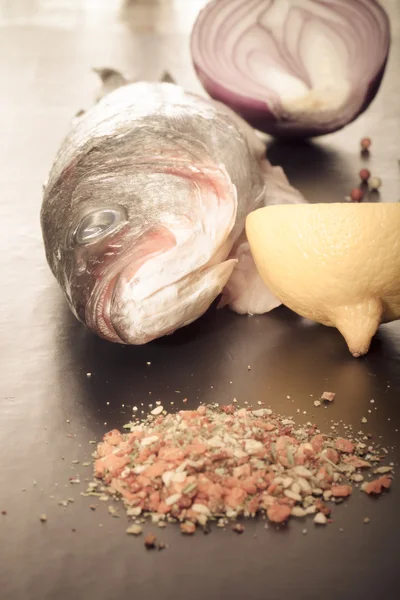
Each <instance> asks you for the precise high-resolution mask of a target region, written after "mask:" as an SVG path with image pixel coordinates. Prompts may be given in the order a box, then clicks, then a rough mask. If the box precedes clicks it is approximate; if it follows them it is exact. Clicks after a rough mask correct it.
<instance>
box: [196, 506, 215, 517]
mask: <svg viewBox="0 0 400 600" xmlns="http://www.w3.org/2000/svg"><path fill="white" fill-rule="evenodd" d="M192 510H194V512H197V513H201V514H203V515H207V517H209V516H211V512H210V509H209V508H208V506H205V505H204V504H193V505H192Z"/></svg>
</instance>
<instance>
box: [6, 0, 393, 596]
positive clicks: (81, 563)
mask: <svg viewBox="0 0 400 600" xmlns="http://www.w3.org/2000/svg"><path fill="white" fill-rule="evenodd" d="M202 3H203V2H198V1H195V0H190V1H189V0H175V1H172V0H171V1H167V0H165V1H163V2H162V1H160V2H155V1H153V0H148V1H147V2H146V0H141V1H137V2H126V3H125V4H121V3H118V2H117V1H116V0H115V1H112V0H110V1H107V0H96V1H95V0H66V1H63V2H61V1H57V0H54V1H53V2H44V1H41V0H2V1H1V2H0V77H1V79H0V80H1V88H0V89H1V96H0V102H1V111H0V123H1V143H0V156H1V161H0V165H1V169H0V215H1V225H2V235H1V241H0V243H1V252H0V261H1V283H2V287H1V295H0V373H1V380H0V509H2V510H6V511H7V514H6V515H0V598H1V599H2V600H20V599H21V600H30V599H32V600H45V599H53V598H54V599H55V598H57V599H59V600H72V599H81V598H82V599H83V598H85V599H91V598H97V599H99V600H120V599H122V598H128V597H132V598H137V599H145V598H146V599H149V600H150V599H152V598H165V599H169V598H171V599H172V598H174V599H175V598H193V599H197V598H198V599H202V598H205V597H208V598H211V599H224V598H230V599H238V600H239V599H242V598H246V597H250V598H252V599H253V600H262V599H266V598H268V599H271V600H273V599H276V600H283V599H286V598H293V599H303V598H305V599H308V598H310V599H311V598H315V599H321V598H326V599H331V598H332V599H333V598H335V599H336V598H340V599H342V600H344V599H351V598H364V599H375V598H378V597H383V598H385V599H391V598H399V597H400V586H399V571H400V555H399V553H400V490H399V486H398V483H397V481H395V484H394V486H393V489H392V491H391V492H390V493H389V494H388V495H387V496H386V497H384V498H380V499H379V500H378V501H376V502H374V501H372V500H371V499H370V498H368V497H366V496H365V495H364V494H360V493H356V494H354V496H353V498H352V499H351V501H349V502H348V503H347V502H346V503H345V504H343V505H342V506H340V507H337V508H336V509H335V511H334V523H333V524H332V525H330V526H329V527H328V528H325V529H324V528H323V529H321V528H317V527H315V526H314V525H313V523H312V522H310V523H307V524H304V523H299V522H291V523H290V524H289V526H288V527H287V528H285V529H281V530H279V531H277V530H276V529H274V528H272V527H271V528H270V529H268V530H265V529H264V524H263V523H262V522H253V523H249V524H247V525H246V531H245V534H244V535H242V536H237V535H235V534H233V533H232V532H231V531H230V529H228V530H227V531H222V530H219V529H214V531H213V532H212V533H211V535H209V536H204V535H202V534H198V535H196V537H195V538H184V537H182V535H181V534H180V533H179V531H178V529H177V528H176V527H173V526H170V527H168V528H167V529H166V530H163V532H162V538H163V540H164V542H166V543H168V544H169V548H168V549H167V550H166V551H164V552H162V553H160V552H158V553H156V552H146V551H145V550H144V547H143V541H142V540H141V539H136V538H132V537H130V536H127V535H126V534H125V528H126V525H127V524H126V520H125V518H124V517H122V518H120V519H113V518H112V517H111V516H110V515H109V514H108V513H107V509H106V506H104V505H102V506H99V508H98V509H97V510H96V511H91V510H90V509H89V503H90V502H89V501H88V499H87V498H83V497H82V496H80V492H81V491H82V490H83V489H84V485H83V484H82V485H80V486H79V485H72V484H70V483H69V477H71V476H72V475H74V474H80V476H81V478H82V481H84V478H85V477H90V472H89V471H90V469H86V470H85V467H83V466H82V464H81V463H82V462H83V461H85V459H86V460H88V457H89V458H90V454H91V452H92V451H93V448H94V446H93V445H90V444H89V443H88V442H89V440H99V439H100V438H101V436H102V434H103V433H104V432H105V431H107V430H109V429H111V428H113V427H121V426H122V425H123V423H124V422H126V421H127V420H129V418H130V416H131V407H132V406H133V405H138V406H139V407H141V408H143V410H146V408H147V407H148V404H149V403H151V402H154V400H156V399H161V400H162V401H163V404H164V405H169V403H170V402H175V404H174V406H175V407H181V406H186V407H195V406H196V405H197V402H198V401H199V400H202V401H218V402H220V403H223V402H229V401H231V400H232V398H233V397H237V398H238V399H239V400H240V401H242V402H244V401H247V402H248V403H249V405H254V406H257V401H258V400H260V399H261V400H263V401H265V402H266V403H267V404H269V405H270V406H271V407H272V408H273V409H275V410H279V411H280V412H281V413H283V414H294V415H296V414H297V413H299V412H300V415H297V416H298V418H299V419H304V420H309V419H310V420H311V419H314V418H315V419H316V420H317V422H318V423H319V424H320V425H321V428H322V429H325V430H328V429H329V427H330V420H331V419H335V420H340V419H343V420H344V421H345V422H347V423H350V424H353V425H354V426H355V427H356V428H357V427H358V424H359V423H360V421H361V418H362V417H363V416H366V417H367V419H368V423H367V424H366V425H365V426H364V428H365V429H366V430H367V431H369V432H370V433H371V434H372V436H373V438H374V439H375V440H376V441H378V442H380V443H382V444H384V445H385V446H386V447H387V448H389V449H391V456H392V459H393V460H394V461H396V462H398V461H399V459H400V444H399V440H400V434H399V429H400V404H399V401H400V323H393V324H390V325H387V326H384V327H381V329H380V330H379V333H378V335H377V336H376V337H375V339H374V341H373V343H372V347H371V351H370V353H369V354H368V355H367V356H366V357H365V358H364V359H360V360H356V359H353V358H352V357H351V356H350V354H349V352H348V350H347V348H346V346H345V343H344V340H343V339H342V337H341V336H340V335H339V333H338V332H337V331H336V330H331V329H328V328H324V327H322V326H319V325H315V324H311V323H308V322H306V321H304V320H302V319H300V318H298V317H296V316H295V315H293V314H292V313H290V312H289V311H288V310H286V309H284V308H281V309H278V310H276V311H274V312H273V313H271V314H269V315H266V316H263V317H253V318H248V317H239V316H237V315H234V314H232V313H231V312H229V310H223V311H219V312H218V313H217V312H216V311H215V310H211V311H210V312H209V313H208V314H207V315H206V316H205V317H204V318H203V319H201V320H200V321H198V322H197V323H195V324H194V325H193V326H191V327H189V328H187V329H186V330H181V331H180V332H178V333H177V334H176V335H174V336H172V337H171V338H168V339H163V340H160V341H158V342H155V343H152V344H150V345H148V346H146V347H137V348H133V347H131V348H125V347H121V346H117V345H113V344H110V343H107V342H104V341H102V340H100V339H97V338H96V337H94V336H93V335H92V334H90V333H89V332H87V331H86V330H85V329H84V328H83V327H82V326H81V325H80V324H79V323H77V322H76V321H75V320H74V317H73V316H72V315H71V314H70V313H69V310H68V309H67V306H66V303H65V301H64V298H63V296H62V294H61V291H60V290H59V288H58V285H57V284H56V282H55V281H54V280H53V278H52V276H51V274H50V271H49V269H48V267H47V264H46V262H45V258H44V253H43V247H42V241H41V233H40V228H39V209H40V203H41V194H42V183H43V181H44V180H45V178H46V176H47V173H48V170H49V168H50V165H51V162H52V160H53V156H54V153H55V151H56V149H57V147H58V144H59V142H60V140H61V138H62V137H63V135H64V134H65V133H66V131H67V129H68V127H69V124H70V120H71V117H72V116H73V114H74V113H75V112H76V111H77V110H78V109H80V108H82V107H88V106H90V104H91V102H92V99H93V94H94V92H95V90H96V85H97V82H96V79H95V76H94V75H93V74H91V72H90V68H91V67H92V66H103V65H110V66H115V67H117V68H122V69H123V70H125V71H127V72H128V73H129V74H131V75H132V76H133V77H143V78H144V77H146V78H152V79H156V78H157V77H158V76H159V74H160V73H161V72H162V71H163V70H164V69H165V68H167V69H169V70H170V71H171V73H172V74H173V75H174V76H175V78H176V79H177V80H178V81H179V82H180V83H181V84H182V85H184V86H186V87H187V88H189V89H192V90H197V91H200V86H199V84H198V83H197V81H196V78H195V76H194V73H193V70H192V67H191V64H190V57H189V52H188V32H189V31H190V25H191V23H192V21H193V18H194V15H195V14H196V12H197V10H198V8H199V6H200V5H201V4H202ZM384 4H385V6H386V7H387V8H388V10H389V11H390V15H391V18H392V29H393V38H394V39H393V49H392V53H391V57H390V62H389V66H388V69H387V74H386V76H385V79H384V82H383V85H382V88H381V91H380V93H379V96H378V97H377V98H376V100H375V101H374V103H373V105H372V106H371V108H370V110H369V111H368V112H367V113H366V114H365V115H364V116H362V117H361V118H360V119H358V120H357V121H356V122H355V123H354V124H352V125H351V126H349V127H347V128H346V129H345V130H344V131H342V132H339V133H337V134H335V135H331V136H328V137H326V138H324V139H321V140H318V141H317V142H315V143H313V144H308V145H302V146H301V145H298V146H288V145H285V144H279V143H273V142H271V143H270V144H269V156H270V158H271V161H272V162H273V163H275V164H282V165H283V166H284V167H285V168H286V170H287V173H288V176H289V178H290V179H291V181H292V183H293V184H294V185H296V186H298V187H299V188H300V189H301V190H302V191H303V192H304V193H305V194H306V195H307V196H308V198H309V199H310V200H311V201H321V200H324V201H325V200H326V201H332V200H334V199H336V200H337V199H339V200H341V199H343V196H345V195H346V194H347V193H348V191H349V189H350V188H351V187H352V186H353V185H354V184H356V182H357V172H358V170H359V168H360V165H361V158H360V155H359V152H358V145H359V140H360V138H361V137H363V136H364V135H369V136H370V137H372V139H373V151H372V154H371V158H370V161H369V163H370V166H371V170H372V171H373V172H374V173H376V174H377V175H379V176H380V177H381V178H382V179H383V181H384V185H383V187H382V201H397V200H399V199H400V190H399V180H400V173H399V167H398V159H399V158H400V155H399V154H398V149H399V135H400V119H399V116H400V102H399V96H400V81H399V77H398V73H399V70H400V37H399V36H400V2H399V1H398V0H386V1H385V2H384ZM147 363H151V364H150V365H149V364H147ZM249 364H250V365H251V367H252V369H251V371H248V369H247V365H249ZM87 373H91V374H92V375H91V377H88V376H87ZM324 390H329V391H334V392H336V399H335V402H334V403H333V404H332V405H330V406H329V408H327V409H323V408H318V409H317V408H315V407H314V405H313V400H314V399H315V398H317V397H318V396H319V395H320V394H321V393H322V392H323V391H324ZM179 392H180V393H179ZM185 396H186V397H187V398H188V403H187V404H186V405H182V404H181V400H182V398H183V397H185ZM371 399H374V400H375V403H374V404H371V403H370V400H371ZM142 404H143V406H142ZM370 411H371V412H370ZM303 413H304V414H303ZM360 426H361V425H360ZM73 460H80V461H81V463H80V464H72V461H73ZM68 497H72V498H73V499H74V503H70V504H69V505H68V507H67V508H64V507H62V506H60V505H59V504H58V502H59V501H61V500H65V499H66V498H68ZM41 513H46V514H47V517H48V521H47V522H46V523H44V524H43V523H41V522H40V521H39V515H40V514H41ZM366 516H368V517H370V519H371V522H370V523H369V524H368V525H365V524H364V523H363V519H364V517H366ZM304 527H307V529H308V533H307V535H302V529H303V528H304ZM340 529H342V530H343V531H340ZM74 530H76V531H74Z"/></svg>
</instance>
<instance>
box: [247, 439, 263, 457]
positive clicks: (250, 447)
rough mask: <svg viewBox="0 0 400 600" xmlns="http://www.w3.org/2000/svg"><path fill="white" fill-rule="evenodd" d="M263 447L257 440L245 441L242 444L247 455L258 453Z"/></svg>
mask: <svg viewBox="0 0 400 600" xmlns="http://www.w3.org/2000/svg"><path fill="white" fill-rule="evenodd" d="M263 447H264V446H263V445H262V443H261V442H258V441H257V440H246V441H245V443H244V449H245V451H246V452H247V454H256V453H257V452H259V451H260V450H261V449H262V448H263Z"/></svg>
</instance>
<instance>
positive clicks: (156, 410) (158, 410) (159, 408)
mask: <svg viewBox="0 0 400 600" xmlns="http://www.w3.org/2000/svg"><path fill="white" fill-rule="evenodd" d="M163 410H164V407H163V406H162V405H160V406H156V408H153V410H152V411H151V414H152V415H154V416H157V415H161V413H162V411H163Z"/></svg>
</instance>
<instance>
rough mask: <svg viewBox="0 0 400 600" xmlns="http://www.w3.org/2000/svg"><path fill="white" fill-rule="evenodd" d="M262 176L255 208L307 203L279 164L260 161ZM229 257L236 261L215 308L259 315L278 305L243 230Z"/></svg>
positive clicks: (278, 302) (279, 303)
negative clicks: (261, 274) (262, 185)
mask: <svg viewBox="0 0 400 600" xmlns="http://www.w3.org/2000/svg"><path fill="white" fill-rule="evenodd" d="M261 168H262V172H263V174H264V179H265V192H264V195H263V197H262V199H261V201H260V204H259V205H258V206H257V208H260V207H262V206H269V205H273V204H300V203H304V202H307V201H306V200H305V198H304V197H303V196H302V195H301V193H300V192H299V191H298V190H296V188H294V187H293V186H292V185H291V184H290V183H289V180H288V178H287V177H286V175H285V173H284V171H283V169H282V168H281V167H274V166H272V165H271V163H270V162H269V160H267V159H265V158H264V159H263V160H262V161H261ZM230 258H236V259H237V261H238V264H237V266H236V268H235V270H234V271H233V273H232V275H231V277H230V279H229V281H228V283H227V285H226V286H225V288H224V291H223V293H222V297H221V301H220V303H219V307H220V308H221V307H222V306H225V305H228V306H229V307H230V308H231V309H232V310H234V311H235V312H237V313H239V314H254V315H257V314H258V315H259V314H263V313H266V312H269V311H271V310H273V309H274V308H276V307H277V306H280V305H281V304H282V302H281V301H280V300H279V299H278V298H276V297H275V296H274V295H273V294H272V292H271V291H270V290H269V289H268V287H267V285H266V284H265V283H264V282H263V280H262V279H261V277H260V275H259V273H258V271H257V267H256V265H255V262H254V259H253V256H252V254H251V250H250V246H249V243H248V241H247V238H246V234H245V233H243V234H242V236H241V237H240V239H239V240H238V242H237V243H236V244H235V246H234V248H233V250H232V252H231V254H230Z"/></svg>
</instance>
